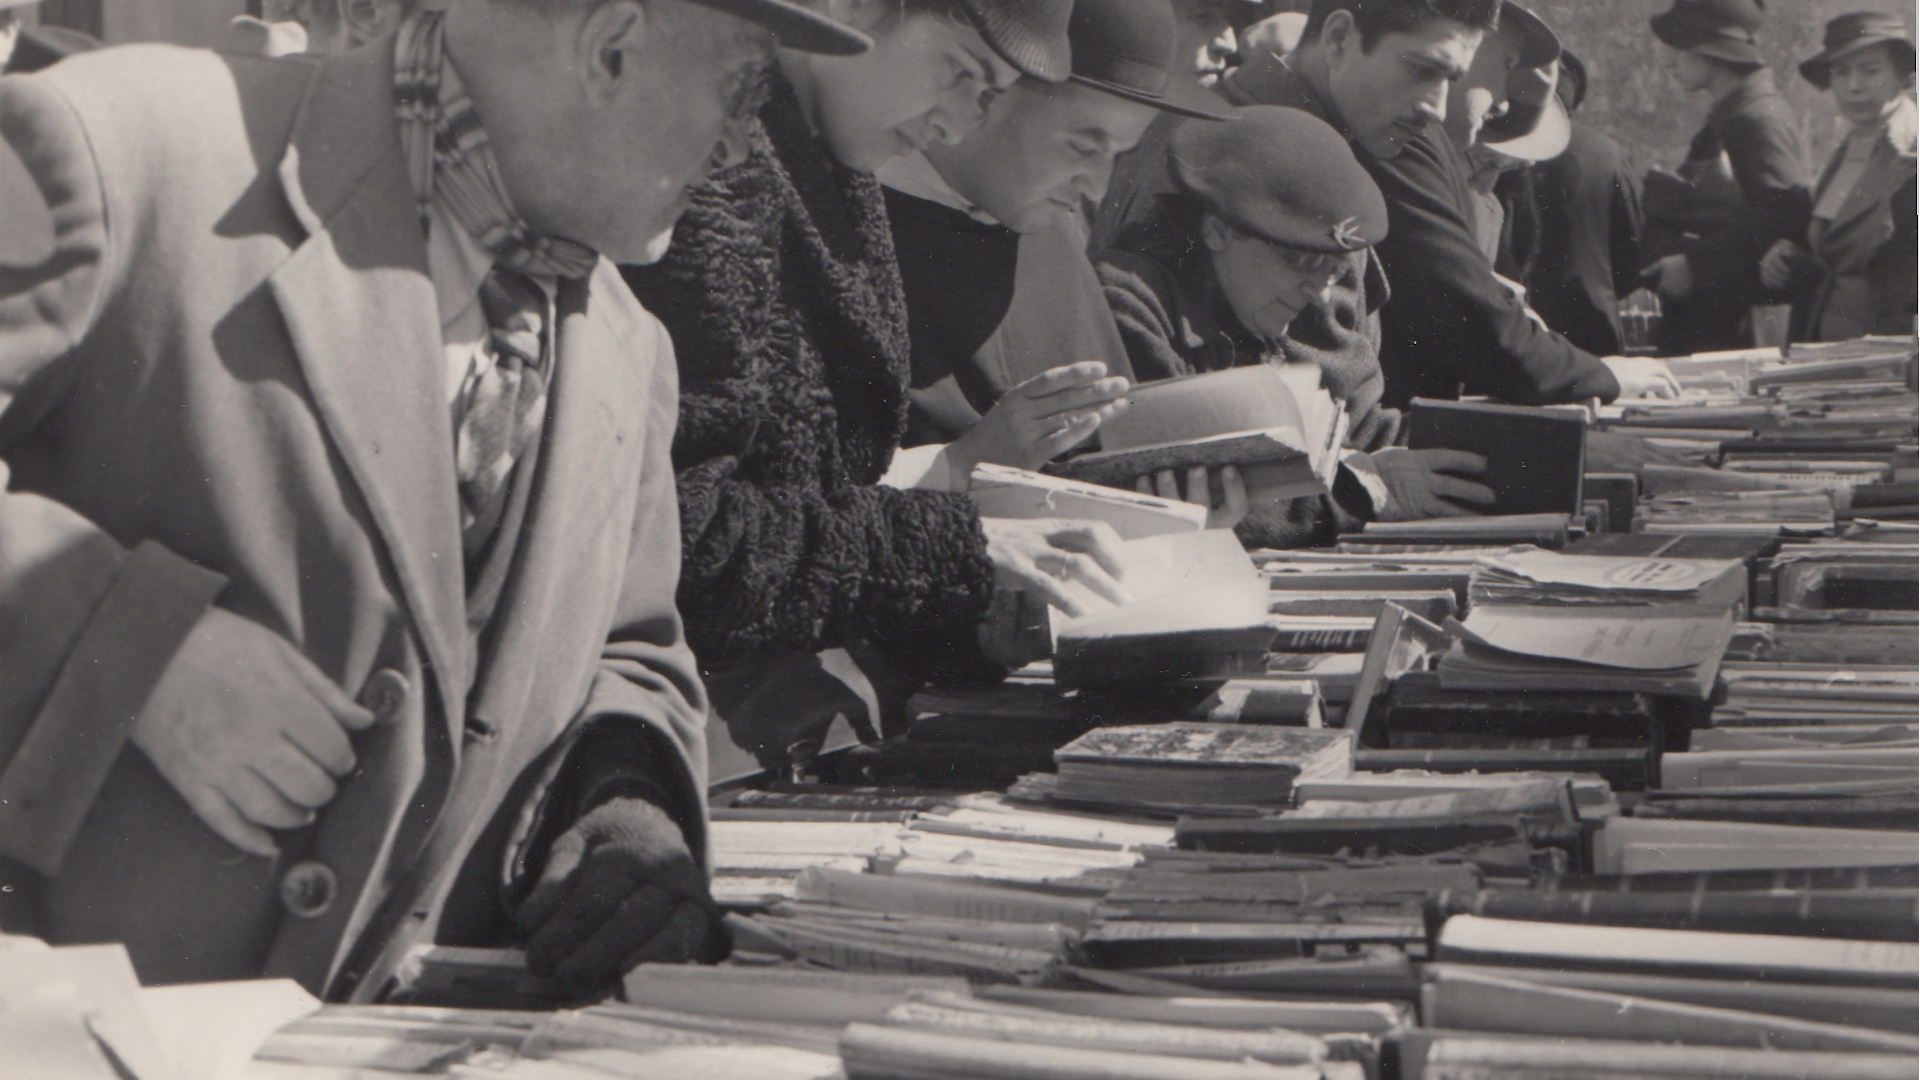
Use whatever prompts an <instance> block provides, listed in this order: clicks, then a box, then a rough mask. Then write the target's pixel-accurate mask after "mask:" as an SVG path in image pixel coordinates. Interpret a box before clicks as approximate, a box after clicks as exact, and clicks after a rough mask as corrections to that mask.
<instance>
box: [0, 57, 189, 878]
mask: <svg viewBox="0 0 1920 1080" xmlns="http://www.w3.org/2000/svg"><path fill="white" fill-rule="evenodd" d="M0 137H3V141H0V221H4V222H5V223H6V224H5V226H4V229H3V230H0V231H5V232H7V233H9V234H10V235H9V236H8V237H6V238H5V239H4V240H0V458H3V457H4V454H5V449H6V445H7V444H8V443H12V442H15V441H17V440H19V439H21V438H23V437H25V436H26V435H27V434H28V433H29V432H31V431H32V430H33V428H34V427H35V426H36V425H37V424H38V423H39V422H40V421H41V420H42V419H43V418H44V414H45V412H46V411H48V410H49V409H50V408H51V407H52V406H53V405H54V404H55V403H57V401H58V399H59V397H60V394H61V392H62V390H61V388H62V386H63V385H68V384H70V382H71V380H74V379H76V378H79V377H83V376H82V374H81V373H79V372H76V371H75V370H74V369H73V364H72V363H71V362H70V361H69V360H68V359H67V354H68V352H69V350H70V349H72V348H73V346H74V345H75V344H77V343H78V342H80V341H81V340H83V339H84V338H85V337H86V336H87V334H88V332H89V330H90V329H91V327H92V325H93V323H94V320H95V319H97V318H98V314H99V311H100V310H101V308H102V306H103V304H104V303H105V300H106V297H107V296H108V295H109V294H110V292H111V281H112V278H113V275H114V274H115V273H116V267H117V266H118V265H121V264H123V262H124V260H125V259H126V258H127V255H126V253H124V252H122V251H121V250H119V248H118V247H117V242H118V238H119V236H121V235H129V234H135V233H137V231H138V226H137V223H134V224H129V223H126V222H110V221H109V220H108V216H107V213H106V204H107V195H106V191H105V188H104V182H103V180H102V178H101V175H100V173H99V170H98V168H97V166H96V164H95V162H94V159H93V156H92V153H91V150H90V149H89V144H88V139H87V134H86V132H85V130H84V129H83V126H82V124H81V123H80V120H79V118H78V116H77V115H76V114H75V112H74V111H73V109H72V107H71V106H70V105H69V103H68V102H67V101H66V100H65V99H64V98H63V97H61V96H60V95H59V94H58V93H57V92H56V91H54V90H53V89H52V88H51V87H47V86H44V85H43V84H42V83H41V82H40V81H39V80H37V79H33V78H28V77H21V78H9V79H6V80H4V81H0ZM85 377H100V376H97V375H91V374H90V375H87V376H85ZM30 412H31V413H34V415H29V413H30ZM31 488H32V485H31V482H30V481H23V479H22V478H15V477H13V476H11V475H10V471H9V469H8V467H7V465H6V463H5V461H4V460H0V657H4V658H5V659H4V662H0V854H4V855H7V856H10V857H13V858H16V859H19V860H21V861H22V862H25V863H26V864H27V865H29V866H32V867H33V868H35V869H36V870H39V871H41V872H42V873H47V874H53V873H56V872H57V871H58V869H59V866H60V863H61V860H62V859H63V858H64V856H65V854H66V849H67V847H68V846H69V844H70V843H71V842H72V839H73V837H74V835H75V833H76V832H77V831H78V830H79V827H80V824H81V822H82V820H83V819H84V818H85V816H86V813H87V810H88V809H89V808H90V807H91V806H92V804H93V801H94V798H95V797H96V796H97V794H98V792H99V790H100V786H101V785H102V784H103V783H104V782H105V780H106V775H107V770H108V769H109V768H110V767H111V766H112V764H113V762H114V760H115V759H116V758H117V757H118V756H119V754H120V751H121V749H122V748H123V746H124V745H125V742H126V738H127V733H128V731H129V729H130V728H131V727H132V723H133V718H134V716H135V715H136V714H137V713H138V712H139V710H140V708H141V707H142V706H143V705H144V703H145V701H146V699H147V696H148V694H149V693H150V692H151V691H152V689H153V686H154V684H155V683H156V682H157V681H158V680H159V678H160V674H161V672H162V671H163V670H164V669H165V667H166V665H167V663H168V661H170V660H171V659H172V657H173V654H174V652H175V651H176V650H177V649H178V647H179V645H180V642H181V641H182V639H184V638H185V636H186V634H187V632H188V631H189V630H190V629H192V627H193V625H194V623H195V622H197V621H198V620H199V618H200V616H201V614H202V613H203V612H204V611H205V610H206V608H207V607H208V605H210V604H211V603H212V602H213V599H214V597H215V596H217V595H218V594H219V592H220V591H221V589H222V588H223V587H224V585H225V580H224V579H223V578H221V577H220V576H219V575H217V574H213V573H211V572H209V571H207V570H204V569H201V568H199V567H197V566H195V565H193V564H192V563H190V562H188V561H187V560H185V559H183V558H181V557H180V556H178V555H176V554H174V553H172V552H170V551H168V550H166V549H164V548H162V547H160V546H159V545H157V544H153V543H143V544H139V545H137V546H133V547H129V546H128V545H126V544H123V543H122V542H121V541H120V540H118V539H116V538H115V537H113V536H110V535H108V534H107V533H106V532H105V531H103V530H102V529H101V528H99V527H98V526H97V525H95V524H94V523H93V522H92V521H90V520H88V519H87V518H86V517H85V516H84V515H82V514H81V513H79V512H77V511H75V510H74V509H72V508H71V507H68V506H66V505H64V504H62V503H59V502H56V501H54V500H52V499H48V498H46V497H44V496H41V495H37V494H34V493H33V492H32V490H31Z"/></svg>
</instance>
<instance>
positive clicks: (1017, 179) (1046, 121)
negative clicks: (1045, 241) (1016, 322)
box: [927, 79, 1154, 233]
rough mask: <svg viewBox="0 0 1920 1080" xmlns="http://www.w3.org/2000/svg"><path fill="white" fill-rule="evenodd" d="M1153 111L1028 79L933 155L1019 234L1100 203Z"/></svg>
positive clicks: (949, 178) (957, 186)
mask: <svg viewBox="0 0 1920 1080" xmlns="http://www.w3.org/2000/svg"><path fill="white" fill-rule="evenodd" d="M1153 117H1154V110H1153V109H1151V108H1149V107H1148V106H1146V105H1141V104H1138V103H1136V102H1132V101H1127V100H1125V99H1123V98H1119V97H1115V96H1114V95H1112V94H1109V93H1105V92H1103V91H1100V90H1096V89H1094V88H1093V87H1090V86H1082V85H1079V84H1077V83H1066V84H1064V85H1061V86H1049V85H1047V84H1046V83H1042V82H1038V81H1036V80H1033V79H1021V80H1020V81H1019V82H1017V83H1015V84H1014V85H1013V88H1012V89H1011V90H1009V91H1007V93H1006V94H1005V95H1004V96H1003V97H1001V98H1000V100H998V101H996V102H994V103H993V107H992V109H990V110H989V111H988V114H987V121H986V123H985V124H984V125H982V126H981V127H980V128H979V129H978V130H977V131H975V132H974V133H973V134H971V135H969V136H968V137H967V138H966V139H965V140H963V141H962V142H961V143H960V144H959V145H957V146H934V147H929V148H928V150H927V159H928V160H929V161H931V162H932V163H933V166H934V168H935V169H937V170H939V172H940V175H941V177H942V178H943V179H945V180H946V182H947V183H948V184H950V185H952V186H953V189H954V190H955V191H957V192H959V193H960V195H961V196H962V197H963V198H965V199H966V200H967V201H969V202H971V203H973V204H974V205H976V206H978V207H980V208H981V209H982V210H985V211H986V212H987V213H989V214H992V215H993V216H994V218H996V219H997V220H999V221H1000V222H1001V223H1002V224H1004V225H1006V226H1007V227H1008V228H1010V229H1012V230H1014V231H1015V232H1021V233H1027V232H1037V231H1039V230H1041V229H1045V228H1047V227H1048V226H1050V225H1052V224H1053V223H1055V222H1057V221H1058V220H1060V219H1061V218H1062V217H1065V216H1068V215H1071V214H1074V213H1077V212H1078V211H1079V208H1080V205H1081V202H1082V200H1086V201H1089V202H1098V201H1099V200H1100V198H1101V196H1103V195H1105V194H1106V191H1107V181H1108V180H1110V179H1111V178H1112V176H1113V159H1114V158H1115V157H1116V156H1118V155H1120V154H1122V153H1125V152H1126V151H1128V150H1131V149H1132V148H1133V147H1134V145H1135V144H1137V143H1138V142H1139V141H1140V137H1141V136H1142V135H1143V134H1145V133H1146V130H1147V125H1148V124H1149V123H1151V122H1152V120H1153Z"/></svg>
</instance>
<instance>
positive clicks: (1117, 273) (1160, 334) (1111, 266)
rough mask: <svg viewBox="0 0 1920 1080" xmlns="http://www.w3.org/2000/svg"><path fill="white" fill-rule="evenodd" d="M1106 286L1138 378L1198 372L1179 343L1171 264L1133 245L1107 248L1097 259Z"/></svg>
mask: <svg viewBox="0 0 1920 1080" xmlns="http://www.w3.org/2000/svg"><path fill="white" fill-rule="evenodd" d="M1094 272H1095V273H1096V274H1098V275H1099V277H1100V290H1101V292H1103V293H1104V294H1105V295H1106V298H1107V307H1108V308H1110V309H1112V311H1113V323H1114V327H1115V328H1116V329H1118V330H1119V331H1120V343H1121V344H1122V345H1124V346H1126V350H1127V362H1128V363H1130V364H1132V365H1133V377H1134V381H1135V382H1143V383H1144V382H1154V381H1156V380H1159V379H1171V378H1173V377H1174V376H1176V375H1191V374H1193V371H1194V369H1193V365H1192V364H1190V363H1188V362H1187V359H1186V357H1184V356H1182V355H1181V354H1180V349H1179V347H1178V345H1177V344H1176V339H1177V336H1178V334H1179V328H1178V326H1177V325H1176V324H1175V319H1174V315H1173V306H1174V305H1173V301H1172V296H1173V282H1172V277H1171V275H1169V274H1168V273H1167V271H1166V268H1165V267H1163V266H1161V265H1160V264H1159V263H1157V262H1155V261H1153V260H1152V259H1150V258H1148V257H1146V256H1145V255H1138V254H1135V253H1133V252H1131V251H1118V250H1115V251H1105V252H1102V253H1100V255H1099V256H1098V257H1096V258H1095V260H1094Z"/></svg>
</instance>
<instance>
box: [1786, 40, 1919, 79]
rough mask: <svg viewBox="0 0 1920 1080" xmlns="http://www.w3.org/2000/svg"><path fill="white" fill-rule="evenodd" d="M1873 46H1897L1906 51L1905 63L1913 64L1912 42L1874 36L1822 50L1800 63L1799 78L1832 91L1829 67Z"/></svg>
mask: <svg viewBox="0 0 1920 1080" xmlns="http://www.w3.org/2000/svg"><path fill="white" fill-rule="evenodd" d="M1875 45H1898V46H1900V47H1901V48H1902V49H1904V50H1905V51H1906V54H1907V62H1908V63H1909V64H1912V62H1913V59H1914V48H1913V42H1911V41H1908V40H1907V39H1906V38H1903V37H1896V36H1894V35H1892V34H1875V35H1871V36H1868V37H1862V38H1857V39H1855V40H1853V41H1849V42H1847V43H1846V44H1845V45H1842V46H1840V47H1839V48H1837V49H1823V50H1821V51H1820V52H1819V53H1818V54H1817V55H1814V56H1810V57H1808V58H1807V59H1805V60H1803V61H1801V62H1800V77H1801V78H1803V79H1805V80H1807V81H1808V82H1810V83H1812V84H1813V85H1815V86H1817V87H1819V88H1820V89H1822V90H1829V89H1832V87H1833V70H1832V68H1831V66H1830V65H1832V63H1833V62H1834V61H1835V60H1838V59H1840V58H1841V57H1843V56H1852V55H1853V54H1854V53H1857V52H1859V51H1860V50H1862V49H1870V48H1872V47H1873V46H1875Z"/></svg>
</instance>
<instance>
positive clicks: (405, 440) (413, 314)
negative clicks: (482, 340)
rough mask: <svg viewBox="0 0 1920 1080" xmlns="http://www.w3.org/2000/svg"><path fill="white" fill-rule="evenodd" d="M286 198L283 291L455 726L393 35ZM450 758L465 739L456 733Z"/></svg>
mask: <svg viewBox="0 0 1920 1080" xmlns="http://www.w3.org/2000/svg"><path fill="white" fill-rule="evenodd" d="M279 177H280V182H281V185H282V187H283V189H284V191H285V192H286V198H287V202H288V204H289V206H290V207H291V209H292V211H293V213H294V214H295V216H296V217H298V218H299V220H300V222H301V224H302V225H303V226H305V228H306V230H307V234H308V235H307V238H306V240H305V241H304V242H303V243H302V244H301V245H300V246H299V247H298V248H297V249H295V251H294V252H293V254H292V256H291V257H289V258H288V260H287V261H286V263H284V264H283V265H282V266H281V267H280V268H279V269H278V270H276V271H275V272H274V273H273V275H272V278H271V287H272V291H273V295H274V298H275V300H276V301H277V302H278V303H279V306H280V310H281V313H282V315H283V316H284V318H285V320H286V324H287V330H288V333H289V335H290V336H291V338H292V342H293V347H294V351H295V352H296V354H297V355H298V356H299V360H300V366H301V370H302V372H303V374H304V375H305V376H306V380H307V388H308V392H309V393H310V394H311V395H312V398H313V401H314V406H315V408H316V410H317V411H318V413H319V415H320V417H321V420H322V421H323V422H324V423H325V425H326V427H327V430H328V433H329V434H330V435H331V436H332V439H333V442H334V446H335V448H336V449H337V450H338V451H339V454H340V457H341V460H342V461H343V462H345V464H346V467H347V470H348V472H350V473H351V474H352V476H353V480H354V483H355V484H356V485H357V486H358V488H359V490H360V494H361V496H362V498H363V499H364V500H365V502H366V505H367V509H368V512H369V513H370V514H371V515H372V517H373V521H374V524H375V526H376V527H377V528H378V530H379V533H380V536H381V538H382V539H383V540H384V541H385V543H386V547H387V552H388V554H389V556H390V558H391V560H392V565H393V567H394V573H395V574H396V576H397V577H398V578H399V585H400V592H401V594H402V596H403V598H404V600H405V602H406V605H407V607H408V609H409V611H410V614H411V615H412V621H413V625H414V627H415V628H416V630H417V632H418V633H419V636H420V641H421V645H422V647H423V648H424V649H425V650H426V653H427V655H428V657H429V658H430V659H431V661H432V666H433V669H434V674H435V678H436V680H437V682H438V684H439V686H438V688H439V690H440V694H441V700H442V701H443V702H444V703H445V705H446V708H445V710H444V712H445V715H446V717H447V721H448V723H449V724H450V725H459V724H460V723H461V722H462V721H461V716H462V706H463V705H464V701H465V687H466V685H467V682H468V676H469V673H470V672H471V671H472V669H473V657H472V656H471V655H470V653H471V647H470V645H469V642H468V639H467V635H466V633H465V630H464V627H465V611H466V608H465V603H466V594H465V582H464V577H463V568H462V559H461V547H460V514H459V506H458V500H457V495H456V491H455V485H454V483H453V477H454V475H455V469H454V461H453V436H452V428H451V420H450V419H449V417H448V412H447V405H446V400H445V390H444V385H443V381H444V375H443V372H442V370H441V364H440V363H439V362H438V359H439V357H440V355H441V350H442V343H441V335H440V321H439V318H438V307H437V305H436V303H435V300H434V294H433V286H432V283H431V280H430V279H429V277H428V275H427V262H426V244H425V237H424V234H423V232H422V229H421V223H420V219H419V216H418V212H417V204H416V202H415V199H414V196H413V191H412V186H411V184H410V183H409V181H408V177H407V169H406V162H405V158H404V157H403V156H402V153H401V149H400V136H399V130H398V124H397V121H396V117H395V112H394V104H393V39H392V37H391V35H389V36H387V37H384V38H382V39H380V40H379V41H377V42H374V43H372V44H370V45H368V46H367V47H365V48H362V49H357V50H354V51H353V52H350V53H347V54H344V55H341V56H338V57H333V58H330V59H328V60H326V61H325V62H323V63H322V64H321V65H320V67H319V69H318V71H317V72H316V73H315V76H314V79H313V82H312V83H311V84H310V87H309V91H308V94H307V98H306V101H305V102H304V103H303V104H302V106H301V109H300V113H299V115H298V116H297V118H296V119H295V121H294V126H293V131H292V134H291V136H290V138H289V140H288V145H287V150H286V154H285V156H284V158H283V159H282V160H281V162H280V165H279ZM449 735H450V736H451V737H452V739H453V744H454V745H455V746H458V745H459V743H460V737H459V731H458V730H457V727H456V728H455V730H452V731H450V732H449Z"/></svg>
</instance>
